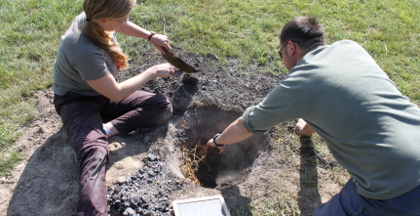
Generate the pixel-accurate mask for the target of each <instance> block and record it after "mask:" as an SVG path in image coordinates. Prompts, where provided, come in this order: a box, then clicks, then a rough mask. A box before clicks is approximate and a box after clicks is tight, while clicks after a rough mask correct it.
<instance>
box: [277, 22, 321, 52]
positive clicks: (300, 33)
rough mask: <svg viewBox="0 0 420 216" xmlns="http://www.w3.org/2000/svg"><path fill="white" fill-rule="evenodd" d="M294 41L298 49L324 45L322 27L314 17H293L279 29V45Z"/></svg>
mask: <svg viewBox="0 0 420 216" xmlns="http://www.w3.org/2000/svg"><path fill="white" fill-rule="evenodd" d="M289 41H294V42H296V43H297V44H298V46H299V48H300V49H303V50H305V49H307V48H309V47H310V46H312V45H313V44H315V43H322V44H325V38H324V27H322V25H321V24H320V23H319V22H318V20H317V19H316V18H315V17H314V16H310V17H295V18H293V19H292V20H290V21H289V22H288V23H286V25H284V27H283V28H282V29H281V33H280V43H281V44H285V43H287V42H289Z"/></svg>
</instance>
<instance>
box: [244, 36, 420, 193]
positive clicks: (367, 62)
mask: <svg viewBox="0 0 420 216" xmlns="http://www.w3.org/2000/svg"><path fill="white" fill-rule="evenodd" d="M296 118H303V119H305V120H306V121H307V122H308V123H309V125H310V126H312V128H313V129H314V130H315V131H316V132H317V133H318V134H319V135H320V137H321V138H323V139H324V140H325V141H326V143H327V144H328V147H329V149H330V151H331V153H332V154H333V156H334V157H335V158H336V160H337V161H338V162H339V163H340V164H341V165H342V166H343V167H344V168H346V169H347V170H348V171H349V173H350V174H351V175H352V177H353V181H354V183H355V185H356V188H357V191H358V193H359V194H360V195H362V196H364V197H367V198H372V199H390V198H393V197H396V196H399V195H401V194H404V193H406V192H408V191H410V190H412V189H414V188H415V187H417V186H418V185H420V109H419V108H418V106H417V105H415V104H413V103H410V101H409V100H408V99H407V98H406V97H404V96H403V95H402V94H401V93H400V92H399V91H398V89H397V88H396V87H395V84H394V83H393V82H392V81H391V80H390V79H389V78H388V76H387V75H386V73H385V72H384V71H383V70H382V69H381V68H380V67H379V66H378V65H377V64H376V62H375V61H374V60H373V59H372V57H371V56H370V55H369V54H368V53H367V52H366V51H365V50H364V49H363V48H362V47H361V46H359V45H358V44H357V43H355V42H353V41H348V40H344V41H339V42H336V43H334V44H332V45H326V46H318V47H314V48H312V49H311V50H309V51H308V53H307V54H306V55H305V56H304V57H303V58H302V59H301V60H300V61H299V62H298V63H297V64H296V66H295V67H293V68H292V69H291V70H290V73H289V74H288V76H287V77H286V78H285V79H284V80H283V81H281V82H280V84H279V85H278V86H277V87H276V88H274V89H273V90H272V91H271V92H270V93H269V94H268V95H267V97H266V98H265V99H264V100H263V101H262V102H261V103H260V104H258V105H257V106H253V107H250V108H248V109H247V110H246V111H245V113H244V114H243V122H244V126H245V127H246V128H247V130H248V131H249V132H250V133H253V134H257V133H262V132H265V131H267V130H269V129H270V128H272V127H273V126H274V125H276V124H278V123H280V122H284V121H289V120H293V119H296Z"/></svg>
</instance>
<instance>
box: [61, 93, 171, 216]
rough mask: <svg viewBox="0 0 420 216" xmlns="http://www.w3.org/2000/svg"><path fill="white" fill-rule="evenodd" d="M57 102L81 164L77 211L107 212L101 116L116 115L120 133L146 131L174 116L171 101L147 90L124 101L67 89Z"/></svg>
mask: <svg viewBox="0 0 420 216" xmlns="http://www.w3.org/2000/svg"><path fill="white" fill-rule="evenodd" d="M54 104H55V109H56V111H57V113H58V114H59V115H60V116H61V120H62V122H63V126H64V129H65V131H66V132H67V135H68V137H69V139H70V144H71V146H72V147H73V149H74V150H75V151H76V153H77V156H78V160H79V165H80V176H79V202H78V204H77V209H76V214H74V215H84V216H90V215H95V216H97V215H100V216H104V215H105V216H106V215H108V212H107V194H106V182H105V172H106V170H107V163H108V152H109V148H108V140H107V137H106V136H105V134H104V132H103V129H102V128H103V126H102V123H103V122H102V119H103V118H107V119H113V120H111V123H112V125H114V127H115V128H116V129H117V130H118V131H119V132H120V134H121V135H127V134H130V133H137V132H140V133H142V132H147V131H150V130H152V129H154V128H156V127H158V126H159V125H161V124H163V123H165V122H166V121H167V120H168V119H169V118H170V117H171V115H172V104H171V102H170V101H169V100H168V99H166V98H165V97H164V96H163V95H161V94H152V93H149V92H145V91H136V92H134V93H133V94H131V95H130V96H128V97H127V98H125V99H123V100H121V101H112V100H109V99H108V98H106V97H104V96H90V97H87V96H82V95H78V94H75V93H71V92H68V93H67V94H66V95H63V96H59V95H55V97H54Z"/></svg>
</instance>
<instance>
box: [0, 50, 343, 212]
mask: <svg viewBox="0 0 420 216" xmlns="http://www.w3.org/2000/svg"><path fill="white" fill-rule="evenodd" d="M174 51H175V52H177V53H180V54H179V55H180V57H181V58H182V59H184V60H186V61H187V62H188V63H189V64H191V65H193V66H195V67H196V68H197V69H199V70H200V71H199V72H198V73H194V74H181V75H180V76H173V77H170V78H168V79H161V78H157V79H154V80H152V81H150V82H148V83H147V84H146V85H145V86H144V87H143V89H144V90H146V91H150V92H154V93H161V94H164V95H165V96H166V97H168V98H170V99H171V101H172V102H173V106H174V114H173V116H172V118H171V119H170V120H169V121H168V123H167V124H166V125H164V126H162V127H160V128H158V129H156V130H154V131H151V132H148V133H144V134H138V135H134V136H125V137H123V136H115V137H111V138H110V140H109V143H110V144H109V145H110V162H109V168H108V171H107V184H108V196H109V197H108V200H109V213H110V215H172V214H173V213H172V210H173V209H172V206H171V203H172V202H173V201H174V200H177V199H186V198H195V197H201V196H210V195H222V196H223V197H224V199H225V201H226V203H227V205H228V208H229V210H230V212H231V214H232V215H259V214H267V213H270V211H274V212H271V214H275V215H282V214H284V215H311V213H312V212H313V210H314V209H315V207H316V206H317V205H319V204H321V203H323V202H326V201H328V200H329V199H330V198H331V197H332V196H333V195H334V194H335V193H337V192H339V190H340V189H341V187H342V184H343V183H345V181H346V179H347V177H348V176H347V174H346V173H340V172H337V171H335V170H337V169H334V168H337V167H338V165H337V164H336V162H335V161H334V160H333V159H332V158H331V156H329V155H328V154H319V151H320V150H319V149H315V147H314V146H315V145H317V144H316V143H315V144H314V143H313V142H312V140H311V139H302V138H299V137H298V136H297V135H296V134H295V133H294V130H293V122H288V123H282V124H280V125H278V126H277V127H276V128H274V129H272V130H270V131H269V132H267V133H265V134H262V135H258V136H253V137H252V138H250V139H248V140H245V141H242V142H241V143H239V144H235V145H230V146H228V147H227V148H226V152H225V153H224V154H223V155H221V156H217V155H216V156H213V157H212V159H210V160H209V161H210V162H211V163H212V164H210V165H209V166H210V167H208V168H212V170H211V171H210V172H209V171H205V170H206V169H204V168H203V171H204V172H205V173H204V174H203V175H206V176H208V177H209V178H210V180H211V184H212V187H209V185H207V187H204V186H200V185H197V184H196V183H193V182H192V181H190V180H189V179H187V178H185V177H184V175H183V174H182V172H181V170H180V167H179V166H180V160H181V158H182V148H181V145H189V144H190V143H196V142H205V141H206V140H208V139H210V138H211V137H212V136H213V135H214V134H215V133H218V132H221V131H223V129H225V128H226V127H227V126H228V125H229V124H230V123H231V122H232V121H233V120H235V119H236V118H237V117H239V116H240V115H241V114H242V112H243V111H244V110H245V109H246V108H247V107H248V106H251V105H255V104H257V103H259V102H260V101H262V100H263V98H264V97H265V95H266V94H267V93H268V92H269V91H270V90H271V89H273V88H274V87H275V86H276V85H277V84H278V83H279V81H280V80H281V79H282V78H283V77H282V76H273V75H268V74H257V73H256V72H257V71H258V70H259V68H258V67H254V66H248V67H241V62H240V61H239V60H237V59H228V61H227V64H226V65H223V66H222V65H221V64H219V63H218V60H217V58H216V57H215V56H214V55H211V54H208V55H206V56H199V55H195V54H182V53H181V51H182V50H181V49H180V48H175V49H174ZM143 57H144V59H142V61H141V62H134V61H133V62H131V65H132V67H131V68H130V69H128V70H125V71H122V73H121V76H120V80H125V79H128V78H129V77H132V76H134V75H136V74H138V73H139V72H141V71H143V70H144V69H146V68H148V67H150V66H152V65H155V64H158V63H163V62H165V60H164V59H163V58H162V57H161V55H160V54H156V53H155V52H153V51H144V52H143ZM35 95H36V97H38V111H39V116H38V118H37V119H36V120H35V121H34V122H33V124H32V125H31V127H30V128H26V129H24V130H25V131H23V135H22V137H20V139H19V140H18V141H17V142H16V144H15V146H16V147H17V148H18V149H19V150H20V151H21V152H22V153H23V154H24V155H25V156H26V157H27V159H26V160H25V161H23V162H22V163H20V164H18V165H17V166H16V167H15V169H14V170H13V171H12V173H11V175H10V176H9V177H8V178H2V179H0V184H1V188H0V215H70V214H71V213H73V212H74V211H75V207H76V203H77V194H78V183H77V181H78V164H77V162H75V161H74V158H73V151H72V149H71V147H70V146H69V145H68V142H69V141H68V138H67V135H66V134H65V132H64V131H63V130H62V129H61V125H62V124H61V120H60V118H59V116H58V115H57V114H56V113H55V110H54V107H53V105H52V99H53V93H52V92H51V90H49V91H47V92H36V93H35ZM322 148H325V146H324V147H322ZM209 155H210V154H209ZM209 158H210V157H209ZM338 170H340V169H338ZM213 186H214V187H213Z"/></svg>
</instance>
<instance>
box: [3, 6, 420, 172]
mask: <svg viewBox="0 0 420 216" xmlns="http://www.w3.org/2000/svg"><path fill="white" fill-rule="evenodd" d="M82 3H83V1H82V0H15V1H6V0H0V19H1V20H3V21H2V22H1V23H0V45H1V46H0V57H1V61H0V76H1V79H0V89H1V92H2V94H1V95H0V106H1V107H0V177H4V176H7V175H9V173H10V170H11V169H12V168H13V167H14V166H15V165H16V163H18V162H19V161H21V160H23V159H24V158H23V157H22V155H21V154H20V153H19V151H18V150H17V149H15V147H14V146H13V143H14V142H15V141H16V140H17V139H18V137H19V135H20V134H22V132H24V131H25V130H26V128H30V127H31V121H32V120H33V119H35V118H37V111H36V108H35V107H36V98H35V97H34V94H33V92H34V91H36V90H46V89H48V88H50V87H51V86H52V73H53V65H54V60H55V54H56V51H57V48H58V44H59V40H60V36H61V35H62V34H63V33H64V31H65V30H66V29H67V28H68V27H69V25H70V24H71V22H72V19H73V18H74V17H75V16H76V15H77V14H79V13H80V12H82ZM137 3H138V5H137V6H136V7H135V9H134V11H133V12H132V13H131V16H130V21H132V22H135V23H137V24H139V25H140V26H142V27H144V28H146V29H150V30H153V31H155V32H158V33H161V34H167V35H168V37H169V38H170V40H171V43H172V45H174V46H177V47H181V48H182V49H184V50H185V52H189V53H196V54H203V55H205V54H207V53H212V54H214V55H216V56H218V58H219V59H220V61H221V62H222V63H223V62H224V61H225V60H226V58H227V57H233V58H238V59H239V60H240V61H241V63H242V65H243V67H245V66H248V65H256V66H258V67H257V68H259V70H257V71H255V73H271V74H276V75H277V74H278V75H280V74H286V73H287V70H286V68H285V67H284V66H283V65H282V63H281V61H280V59H279V57H278V54H277V51H278V49H279V39H278V35H279V32H280V28H281V27H282V25H283V24H285V23H286V22H287V21H288V20H290V19H291V18H292V17H295V16H309V15H314V16H316V17H317V18H318V19H319V20H320V22H321V23H323V25H324V27H325V29H326V36H327V42H328V43H333V42H335V41H338V40H342V39H350V40H354V41H356V42H358V43H360V44H361V45H362V46H363V47H364V48H365V49H366V50H367V51H368V52H369V53H370V54H371V55H372V56H373V58H374V59H375V60H376V61H377V63H378V64H379V66H380V67H382V68H383V69H384V70H385V72H386V73H387V74H388V75H389V77H390V78H391V79H392V80H393V81H394V82H395V83H396V85H397V87H398V89H399V90H400V91H401V92H402V93H403V94H404V95H406V96H407V97H409V98H410V100H411V101H412V102H413V103H416V104H419V102H420V90H419V88H418V87H419V86H420V60H419V59H420V58H419V57H420V49H419V45H420V27H419V25H418V23H417V20H416V17H418V14H419V12H420V5H419V4H420V3H419V1H418V0H406V1H397V0H370V1H366V0H342V1H332V0H313V1H299V0H295V1H283V0H212V1H209V0H178V1H169V0H150V1H148V0H139V1H138V2H137ZM119 38H120V43H121V44H122V47H123V49H124V50H125V52H126V53H128V54H129V56H130V57H131V62H133V63H137V62H141V61H142V58H143V57H142V56H140V52H138V50H139V49H151V48H152V46H151V45H150V44H149V43H148V42H147V41H145V40H144V39H137V38H128V37H124V36H119Z"/></svg>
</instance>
